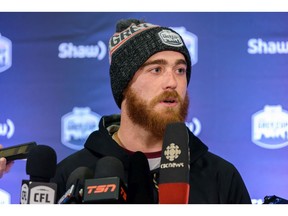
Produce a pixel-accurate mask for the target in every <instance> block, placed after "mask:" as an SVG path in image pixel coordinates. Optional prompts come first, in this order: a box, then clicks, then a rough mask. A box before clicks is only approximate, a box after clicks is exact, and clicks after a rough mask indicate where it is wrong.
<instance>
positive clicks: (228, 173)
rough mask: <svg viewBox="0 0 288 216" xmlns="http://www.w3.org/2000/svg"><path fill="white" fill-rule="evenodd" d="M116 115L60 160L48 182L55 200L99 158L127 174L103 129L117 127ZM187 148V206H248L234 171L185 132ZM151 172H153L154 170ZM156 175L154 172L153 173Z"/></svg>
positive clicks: (122, 155)
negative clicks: (54, 188)
mask: <svg viewBox="0 0 288 216" xmlns="http://www.w3.org/2000/svg"><path fill="white" fill-rule="evenodd" d="M119 123H120V116H119V115H112V116H104V117H102V119H101V121H100V124H99V130H98V131H94V132H93V133H91V134H90V136H89V137H88V139H87V141H86V143H85V145H84V148H83V149H82V150H79V151H78V152H75V153H74V154H72V155H70V156H68V157H67V158H65V159H64V160H62V161H61V162H60V163H59V164H58V166H57V170H56V174H55V177H54V178H53V179H52V182H55V183H57V186H58V188H57V194H58V195H57V200H58V199H59V198H60V197H61V196H62V195H63V194H64V193H65V191H66V181H67V179H68V177H69V175H70V173H71V172H73V171H74V170H75V169H76V168H77V167H80V166H84V167H88V168H90V169H91V170H94V168H95V164H96V163H97V160H98V159H99V158H101V157H103V156H113V157H116V158H118V159H120V160H121V161H122V163H123V165H124V168H125V172H126V173H127V170H128V165H129V154H128V153H127V152H126V151H125V150H124V149H122V148H121V147H120V146H119V145H118V144H117V143H116V142H115V141H114V140H113V139H112V137H111V135H110V134H109V132H108V130H107V129H106V128H107V127H109V126H111V125H119ZM189 146H190V157H191V158H190V162H191V164H190V173H191V175H190V193H189V203H191V204H201V203H202V204H241V203H242V204H250V203H251V199H250V196H249V193H248V191H247V188H246V186H245V184H244V182H243V180H242V178H241V175H240V174H239V172H238V171H237V169H236V168H235V167H234V166H233V165H232V164H231V163H229V162H228V161H226V160H224V159H222V158H221V157H219V156H217V155H215V154H213V153H211V152H209V151H208V147H207V146H206V145H205V144H203V143H202V142H201V141H200V140H199V139H198V138H197V137H196V136H194V135H193V133H192V132H190V131H189ZM154 172H155V171H154ZM156 172H158V170H156Z"/></svg>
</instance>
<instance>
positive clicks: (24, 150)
mask: <svg viewBox="0 0 288 216" xmlns="http://www.w3.org/2000/svg"><path fill="white" fill-rule="evenodd" d="M36 145H37V144H36V143H35V142H29V143H23V144H20V145H15V146H11V147H7V148H2V149H0V158H1V157H5V158H6V161H7V163H9V162H10V161H13V160H20V159H26V158H27V156H28V153H29V151H31V149H32V148H34V147H35V146H36Z"/></svg>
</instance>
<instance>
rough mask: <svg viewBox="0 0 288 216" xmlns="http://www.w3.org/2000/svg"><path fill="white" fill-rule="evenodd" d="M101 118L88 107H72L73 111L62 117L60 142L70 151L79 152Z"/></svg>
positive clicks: (96, 127)
mask: <svg viewBox="0 0 288 216" xmlns="http://www.w3.org/2000/svg"><path fill="white" fill-rule="evenodd" d="M100 118H101V116H100V115H98V114H97V113H94V112H92V111H91V109H90V108H89V107H74V108H73V111H72V112H70V113H67V114H65V115H64V116H62V119H61V140H62V143H63V144H64V145H66V146H67V147H69V148H71V149H75V150H80V149H82V148H83V143H84V142H85V140H86V139H87V137H88V136H89V135H90V133H92V132H93V131H95V130H98V124H99V121H100Z"/></svg>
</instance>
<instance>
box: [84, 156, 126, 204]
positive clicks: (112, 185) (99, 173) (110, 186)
mask: <svg viewBox="0 0 288 216" xmlns="http://www.w3.org/2000/svg"><path fill="white" fill-rule="evenodd" d="M123 179H124V167H123V164H122V162H121V161H120V160H119V159H117V158H115V157H111V156H106V157H103V158H101V159H99V160H98V162H97V164H96V168H95V174H94V179H86V180H85V183H84V191H83V203H87V204H88V203H94V204H97V203H99V204H124V203H127V188H126V185H125V184H124V183H123Z"/></svg>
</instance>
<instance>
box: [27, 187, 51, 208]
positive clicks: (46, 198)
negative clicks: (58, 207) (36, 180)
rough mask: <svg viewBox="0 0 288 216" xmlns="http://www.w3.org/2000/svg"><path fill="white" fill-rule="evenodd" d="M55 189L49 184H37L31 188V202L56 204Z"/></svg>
mask: <svg viewBox="0 0 288 216" xmlns="http://www.w3.org/2000/svg"><path fill="white" fill-rule="evenodd" d="M54 197H55V191H54V190H53V189H52V188H50V187H47V186H43V185H40V186H36V187H34V188H32V189H31V190H30V204H45V203H46V204H54Z"/></svg>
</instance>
